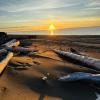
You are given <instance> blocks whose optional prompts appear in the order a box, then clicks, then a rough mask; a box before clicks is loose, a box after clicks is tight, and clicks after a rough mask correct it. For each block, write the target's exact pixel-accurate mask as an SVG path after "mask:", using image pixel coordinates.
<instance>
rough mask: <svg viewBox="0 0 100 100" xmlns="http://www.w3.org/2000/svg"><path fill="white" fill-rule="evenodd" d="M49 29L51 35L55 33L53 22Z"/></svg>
mask: <svg viewBox="0 0 100 100" xmlns="http://www.w3.org/2000/svg"><path fill="white" fill-rule="evenodd" d="M49 30H50V35H54V30H55V26H54V25H53V24H51V25H50V26H49Z"/></svg>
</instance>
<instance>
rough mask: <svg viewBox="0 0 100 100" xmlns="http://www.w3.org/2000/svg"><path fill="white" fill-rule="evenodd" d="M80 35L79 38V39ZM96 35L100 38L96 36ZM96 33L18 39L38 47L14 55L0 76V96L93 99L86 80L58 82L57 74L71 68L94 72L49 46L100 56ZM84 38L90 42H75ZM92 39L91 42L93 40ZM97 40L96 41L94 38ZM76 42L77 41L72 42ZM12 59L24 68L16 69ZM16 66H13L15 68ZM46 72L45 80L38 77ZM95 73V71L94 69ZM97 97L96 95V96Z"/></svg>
mask: <svg viewBox="0 0 100 100" xmlns="http://www.w3.org/2000/svg"><path fill="white" fill-rule="evenodd" d="M79 39H80V40H79ZM99 39H100V38H99ZM99 39H98V37H92V38H90V37H88V38H87V37H81V38H79V37H74V36H73V37H67V36H66V38H65V36H64V37H62V38H56V36H55V37H43V36H42V37H39V38H38V37H37V38H36V39H24V40H23V39H21V41H22V42H21V45H25V43H26V44H28V42H30V41H31V45H28V46H27V47H29V48H35V49H37V50H39V54H36V55H34V54H31V55H17V56H16V55H15V56H14V57H13V58H12V60H11V61H10V63H9V65H8V67H7V69H6V70H5V72H4V74H3V75H2V76H1V77H0V100H96V98H97V96H96V93H97V91H98V90H97V89H96V88H93V87H92V85H91V84H90V83H87V82H82V81H81V82H73V83H67V82H65V83H64V82H59V81H57V78H58V77H60V76H63V75H67V74H68V73H72V72H75V71H84V72H90V73H97V72H96V71H95V70H91V69H89V68H87V67H86V66H85V65H83V64H78V63H76V64H75V63H73V62H70V61H68V60H66V59H65V58H64V59H63V58H61V57H59V56H58V55H57V54H55V53H54V52H53V51H52V50H51V48H58V49H62V50H65V51H69V49H70V47H73V48H75V49H77V50H78V51H81V53H82V54H84V55H88V56H91V57H95V58H98V59H100V48H99V47H98V45H96V46H95V44H99V43H100V42H98V41H99ZM84 40H85V41H86V43H87V41H88V42H89V43H90V44H91V43H93V44H94V45H93V46H94V47H92V46H91V45H90V44H89V46H86V44H85V45H84V46H83V45H82V46H81V44H79V45H78V44H77V43H78V42H83V41H84ZM93 41H95V43H94V42H93ZM96 41H97V42H96ZM74 42H77V43H74ZM15 62H20V63H24V64H23V66H28V68H26V69H18V68H17V67H18V65H14V64H15ZM15 67H16V68H15ZM47 73H50V77H49V80H48V81H47V82H45V81H43V80H42V79H41V78H42V77H43V76H45V75H46V74H47ZM98 73H99V72H98ZM98 100H99V99H98Z"/></svg>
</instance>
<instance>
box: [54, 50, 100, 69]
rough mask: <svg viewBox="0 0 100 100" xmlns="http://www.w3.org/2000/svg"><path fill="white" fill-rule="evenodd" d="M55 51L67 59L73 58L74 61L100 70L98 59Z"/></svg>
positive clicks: (99, 60)
mask: <svg viewBox="0 0 100 100" xmlns="http://www.w3.org/2000/svg"><path fill="white" fill-rule="evenodd" d="M54 51H55V52H56V53H58V54H60V55H62V56H65V57H68V58H71V59H72V60H76V61H79V62H81V63H84V64H86V65H88V67H89V66H90V68H93V69H96V70H100V59H96V58H92V57H88V56H84V55H78V54H74V53H71V52H65V51H61V50H54Z"/></svg>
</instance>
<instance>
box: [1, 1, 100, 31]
mask: <svg viewBox="0 0 100 100" xmlns="http://www.w3.org/2000/svg"><path fill="white" fill-rule="evenodd" d="M50 24H54V25H55V27H56V28H57V29H59V28H76V27H91V26H100V0H0V31H6V32H12V31H14V32H20V31H33V30H47V29H48V27H49V25H50Z"/></svg>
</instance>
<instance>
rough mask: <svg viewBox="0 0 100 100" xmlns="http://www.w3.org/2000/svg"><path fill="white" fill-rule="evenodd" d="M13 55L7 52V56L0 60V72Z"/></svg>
mask: <svg viewBox="0 0 100 100" xmlns="http://www.w3.org/2000/svg"><path fill="white" fill-rule="evenodd" d="M12 57H13V53H12V52H9V53H8V54H7V56H6V57H5V58H4V59H3V60H2V61H1V62H0V74H1V73H2V72H3V70H4V69H5V68H6V66H7V64H8V62H9V61H10V59H11V58H12Z"/></svg>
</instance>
